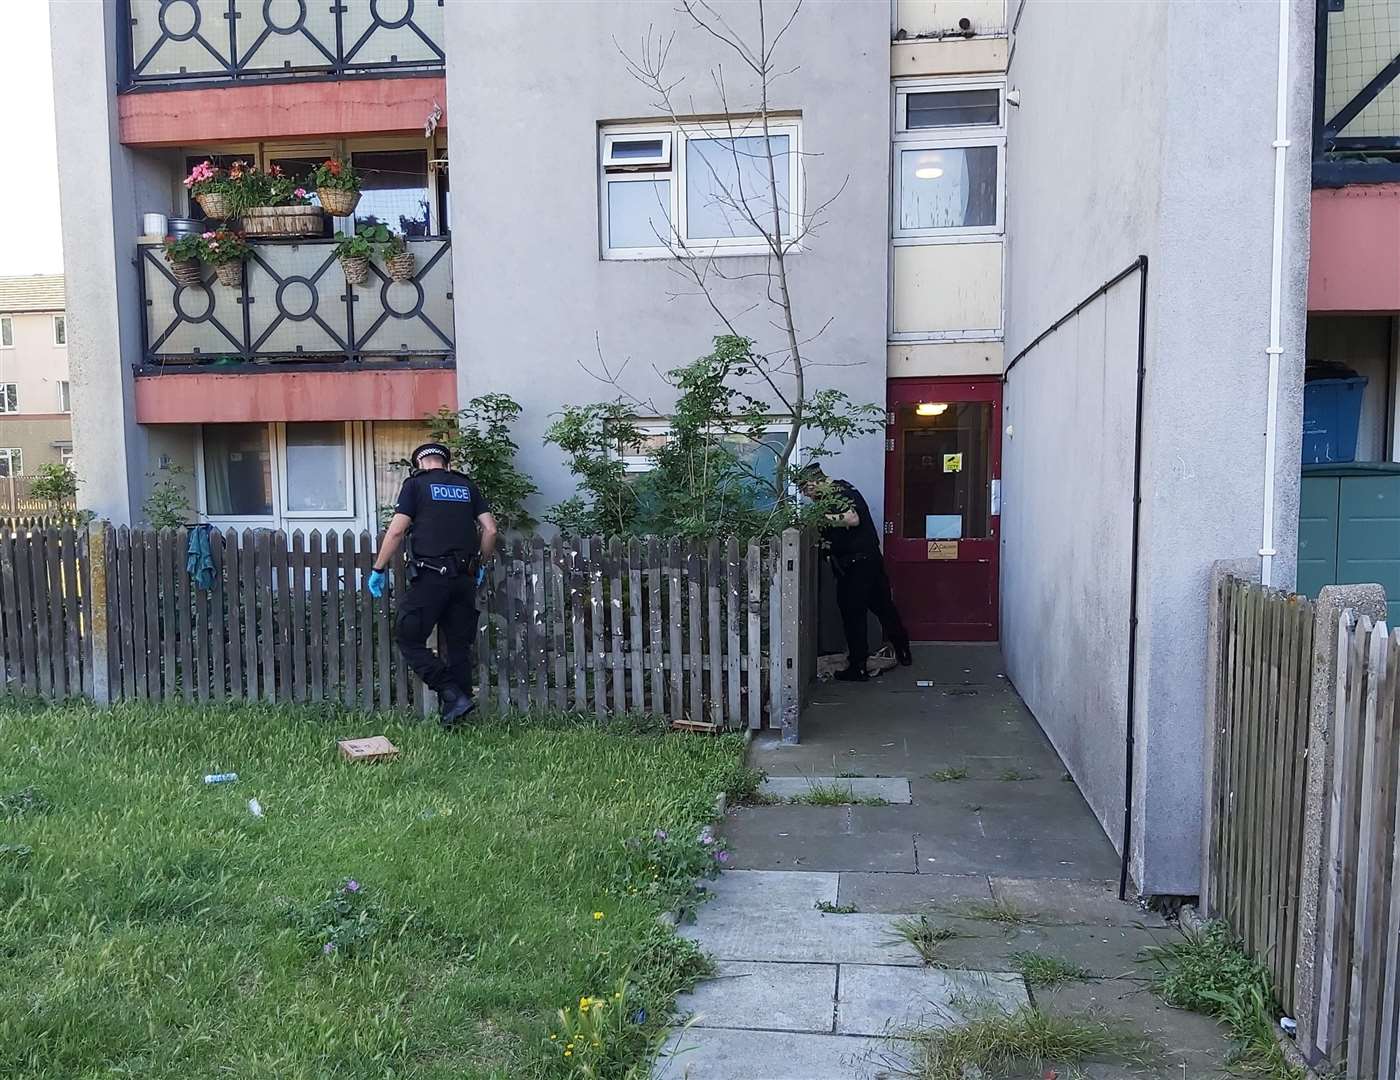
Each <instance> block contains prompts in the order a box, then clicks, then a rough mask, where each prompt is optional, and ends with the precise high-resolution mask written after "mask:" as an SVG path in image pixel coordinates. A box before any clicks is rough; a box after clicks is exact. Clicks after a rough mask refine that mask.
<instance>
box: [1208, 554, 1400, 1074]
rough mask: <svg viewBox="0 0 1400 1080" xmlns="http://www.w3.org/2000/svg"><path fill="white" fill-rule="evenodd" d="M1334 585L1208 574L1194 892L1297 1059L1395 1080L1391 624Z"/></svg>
mask: <svg viewBox="0 0 1400 1080" xmlns="http://www.w3.org/2000/svg"><path fill="white" fill-rule="evenodd" d="M1354 588H1355V587H1352V589H1353V591H1354ZM1362 588H1363V589H1364V588H1366V587H1362ZM1347 593H1348V590H1347V589H1337V590H1334V589H1331V588H1329V589H1326V590H1324V591H1323V595H1322V597H1321V598H1320V599H1319V601H1318V602H1317V604H1316V605H1314V604H1311V603H1309V602H1308V601H1307V600H1305V599H1303V598H1302V597H1298V596H1293V595H1290V594H1287V593H1283V592H1279V591H1276V590H1270V589H1265V588H1262V587H1260V586H1258V585H1255V584H1251V583H1248V582H1245V581H1241V580H1238V579H1235V578H1230V577H1223V578H1221V579H1220V580H1219V581H1218V583H1217V590H1216V594H1215V597H1214V609H1213V612H1212V625H1213V634H1212V638H1213V641H1214V644H1215V648H1216V655H1215V657H1214V658H1213V664H1212V667H1213V671H1214V674H1213V676H1212V680H1211V690H1210V693H1211V699H1210V702H1211V708H1210V714H1209V715H1210V732H1209V739H1210V758H1211V761H1212V770H1211V776H1210V777H1209V778H1208V780H1209V782H1208V787H1207V796H1206V814H1205V822H1204V830H1205V831H1204V849H1205V854H1204V859H1203V882H1202V896H1201V902H1202V906H1203V907H1204V909H1205V911H1206V914H1207V915H1209V916H1210V917H1212V918H1218V919H1223V920H1225V921H1226V922H1227V923H1228V924H1229V925H1230V927H1231V928H1232V930H1233V931H1234V932H1235V933H1236V934H1237V935H1238V936H1239V938H1240V940H1241V942H1242V944H1243V945H1244V947H1245V948H1246V949H1247V950H1248V951H1249V952H1250V953H1252V954H1253V955H1254V956H1255V957H1256V958H1257V959H1258V960H1259V961H1260V963H1261V964H1263V965H1264V966H1265V967H1266V968H1267V969H1268V971H1269V973H1270V975H1271V977H1272V980H1273V984H1274V991H1275V994H1276V995H1277V997H1278V1001H1279V1004H1280V1005H1281V1006H1282V1008H1283V1011H1284V1013H1285V1014H1286V1015H1289V1016H1292V1017H1294V1018H1296V1020H1297V1023H1298V1045H1299V1049H1300V1050H1301V1051H1302V1052H1303V1054H1304V1056H1305V1057H1306V1058H1307V1059H1308V1061H1309V1064H1311V1065H1313V1066H1316V1067H1318V1068H1319V1069H1322V1070H1324V1071H1329V1072H1331V1071H1334V1070H1335V1071H1337V1075H1345V1076H1347V1077H1349V1078H1356V1080H1361V1078H1366V1080H1400V889H1396V888H1393V886H1394V885H1397V884H1400V882H1396V881H1395V874H1396V868H1397V866H1400V830H1397V820H1398V818H1400V732H1398V731H1397V730H1396V727H1397V724H1400V632H1391V631H1389V630H1388V629H1387V628H1386V625H1385V623H1384V622H1378V623H1373V622H1372V621H1371V620H1370V619H1369V618H1367V617H1366V616H1365V615H1358V614H1356V613H1355V612H1353V611H1352V610H1349V609H1347V608H1346V607H1345V606H1344V605H1345V603H1346V602H1347ZM1329 594H1332V595H1329ZM1373 599H1374V597H1373Z"/></svg>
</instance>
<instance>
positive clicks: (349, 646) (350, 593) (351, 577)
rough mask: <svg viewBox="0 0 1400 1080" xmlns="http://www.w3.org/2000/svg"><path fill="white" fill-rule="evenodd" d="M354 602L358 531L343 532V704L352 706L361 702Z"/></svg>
mask: <svg viewBox="0 0 1400 1080" xmlns="http://www.w3.org/2000/svg"><path fill="white" fill-rule="evenodd" d="M356 612H357V608H356V605H355V534H354V533H352V532H348V531H347V532H343V533H341V534H340V614H341V620H342V628H341V637H340V703H341V704H342V705H344V706H345V707H346V708H347V709H353V708H354V707H355V705H356V702H357V701H358V698H357V688H358V686H359V681H358V678H357V673H358V671H359V660H358V658H357V653H356V650H355V645H356V642H357V641H358V640H359V622H360V620H359V617H358V615H357V613H356Z"/></svg>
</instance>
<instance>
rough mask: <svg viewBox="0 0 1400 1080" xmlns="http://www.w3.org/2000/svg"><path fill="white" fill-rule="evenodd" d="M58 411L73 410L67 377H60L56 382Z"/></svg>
mask: <svg viewBox="0 0 1400 1080" xmlns="http://www.w3.org/2000/svg"><path fill="white" fill-rule="evenodd" d="M58 411H59V412H72V411H73V395H72V390H71V387H70V384H69V382H68V380H67V379H61V380H60V381H59V384H58Z"/></svg>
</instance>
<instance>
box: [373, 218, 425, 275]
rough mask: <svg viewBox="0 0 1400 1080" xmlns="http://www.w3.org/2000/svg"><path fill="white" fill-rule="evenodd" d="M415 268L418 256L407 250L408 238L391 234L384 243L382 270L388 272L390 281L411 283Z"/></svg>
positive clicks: (394, 233)
mask: <svg viewBox="0 0 1400 1080" xmlns="http://www.w3.org/2000/svg"><path fill="white" fill-rule="evenodd" d="M380 227H381V228H382V227H383V226H380ZM417 267H418V256H416V255H414V254H413V252H411V251H409V250H408V238H407V237H405V236H404V235H403V234H402V233H396V232H391V233H390V234H389V239H388V240H386V241H385V242H384V269H386V270H388V271H389V277H390V279H391V280H393V281H412V280H413V273H414V271H415V270H416V269H417Z"/></svg>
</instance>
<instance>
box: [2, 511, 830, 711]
mask: <svg viewBox="0 0 1400 1080" xmlns="http://www.w3.org/2000/svg"><path fill="white" fill-rule="evenodd" d="M208 539H209V552H210V559H211V563H212V580H211V581H210V582H209V584H208V587H207V588H202V587H200V585H199V583H198V582H197V581H196V580H194V579H193V578H192V577H191V575H190V574H189V573H188V572H187V571H186V552H187V544H188V540H189V533H188V531H187V530H186V529H183V528H182V529H161V530H151V529H146V530H142V529H129V528H127V527H125V526H123V527H120V528H111V527H108V526H106V525H103V524H100V523H99V524H98V525H96V526H94V528H93V531H92V533H91V537H90V536H89V533H87V532H75V531H74V530H73V529H71V528H68V529H47V530H39V531H32V532H29V533H21V532H18V531H16V532H14V533H12V534H9V536H8V539H3V538H0V594H2V595H0V604H3V605H4V618H5V620H6V630H7V631H8V630H9V629H10V628H11V627H13V630H14V634H13V637H12V636H11V634H10V633H8V632H7V633H5V634H3V635H0V641H3V645H4V655H3V662H4V663H5V665H6V667H5V670H6V673H7V677H8V678H11V679H13V680H16V682H17V685H19V686H22V687H23V688H25V689H29V690H32V691H33V692H36V693H40V694H44V695H46V696H54V697H63V696H71V695H77V694H79V693H86V694H89V695H91V696H95V697H97V698H98V699H99V700H104V701H123V700H140V701H185V702H208V701H226V700H241V701H264V702H338V703H340V704H342V705H345V706H347V707H351V708H356V709H363V710H387V709H415V710H419V711H422V712H429V711H431V710H432V709H433V708H434V707H435V702H433V701H432V695H431V694H429V693H427V692H425V689H424V688H423V687H422V686H421V684H420V683H419V682H418V680H417V679H416V678H415V677H414V675H413V673H412V672H411V671H410V670H409V668H408V666H407V665H406V664H405V663H404V661H403V658H402V656H401V655H400V653H399V650H398V647H397V644H396V642H395V640H394V624H393V617H392V611H393V598H394V597H395V596H397V595H401V594H402V592H403V591H404V589H405V588H406V587H407V582H406V579H405V577H404V572H403V570H404V568H403V565H402V562H401V561H400V562H399V563H398V564H396V565H395V566H394V567H393V568H392V570H391V575H390V577H391V583H390V588H389V592H388V594H387V595H386V596H385V597H384V598H382V599H379V600H376V599H375V598H374V597H372V596H371V595H370V594H369V591H368V589H367V588H365V583H366V579H367V577H368V575H369V572H370V568H371V566H372V562H373V559H374V554H375V551H376V549H377V546H378V539H377V538H376V537H373V536H371V535H370V534H369V533H367V532H360V533H353V532H344V533H338V532H327V533H325V534H324V535H323V534H321V533H320V532H315V531H313V532H310V533H307V534H302V533H301V532H293V533H291V534H290V535H288V534H286V533H284V532H273V531H270V530H256V531H254V530H245V531H243V532H241V533H240V532H236V531H233V530H230V531H227V532H220V531H218V530H210V531H209V534H208ZM90 550H91V551H92V552H98V553H100V556H101V557H99V558H89V551H90ZM7 559H8V560H9V562H7V561H6V560H7ZM70 563H71V566H70V565H69V564H70ZM6 566H10V567H11V569H10V571H8V573H9V574H10V576H12V577H13V578H14V579H15V581H16V585H15V587H14V588H13V589H11V588H10V585H9V580H8V578H6V577H5V576H4V575H5V574H6V573H7V571H6V570H5V567H6ZM488 573H489V577H488V580H487V581H486V583H485V584H484V585H483V587H482V589H481V590H480V594H479V598H478V609H479V611H480V612H481V629H480V632H479V634H478V638H477V649H476V655H475V658H474V667H475V671H476V682H477V688H478V696H479V698H480V699H481V700H482V701H483V702H484V703H486V704H490V705H494V706H495V707H497V708H500V709H508V710H519V711H524V710H530V709H555V710H569V711H587V712H592V713H596V714H599V715H603V714H607V713H645V714H651V715H659V716H665V717H667V718H669V719H671V720H672V721H676V722H681V723H689V724H704V725H713V726H714V727H717V728H742V727H748V728H757V727H760V726H762V725H763V724H765V723H767V724H770V725H771V726H774V727H778V728H782V729H783V731H784V734H785V735H786V736H787V737H788V738H793V739H795V738H796V735H797V722H798V716H799V714H800V710H801V702H802V694H803V691H804V688H805V687H806V685H807V684H808V683H809V682H810V681H811V679H812V677H813V675H814V674H815V667H816V655H815V653H816V649H815V644H816V607H815V605H816V597H815V592H816V574H817V556H816V550H815V547H814V545H813V543H812V541H811V539H810V538H809V537H807V536H805V535H804V534H801V533H799V532H797V531H795V530H794V531H789V532H788V533H786V534H784V535H783V536H781V537H774V538H772V539H770V540H768V541H765V542H762V543H751V544H748V545H746V546H744V547H742V548H741V546H740V545H739V544H738V542H737V541H735V540H733V539H730V540H729V541H727V542H725V543H721V542H719V541H711V542H710V543H708V544H686V543H681V542H678V541H663V540H658V539H655V538H647V539H645V540H629V541H625V542H624V541H622V540H618V539H611V540H607V539H603V538H599V537H590V538H585V539H579V540H552V541H545V540H541V539H538V538H531V539H529V540H524V541H517V542H515V543H514V544H512V545H511V546H510V548H509V550H507V551H503V552H501V553H499V556H498V558H497V559H495V560H493V562H492V563H491V564H490V566H489V568H488ZM70 608H71V613H70ZM50 609H52V611H53V612H54V613H55V614H53V615H52V616H50V615H48V614H46V613H47V612H48V611H49V610H50ZM11 610H13V615H11ZM60 669H62V674H60ZM70 671H71V674H70Z"/></svg>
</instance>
